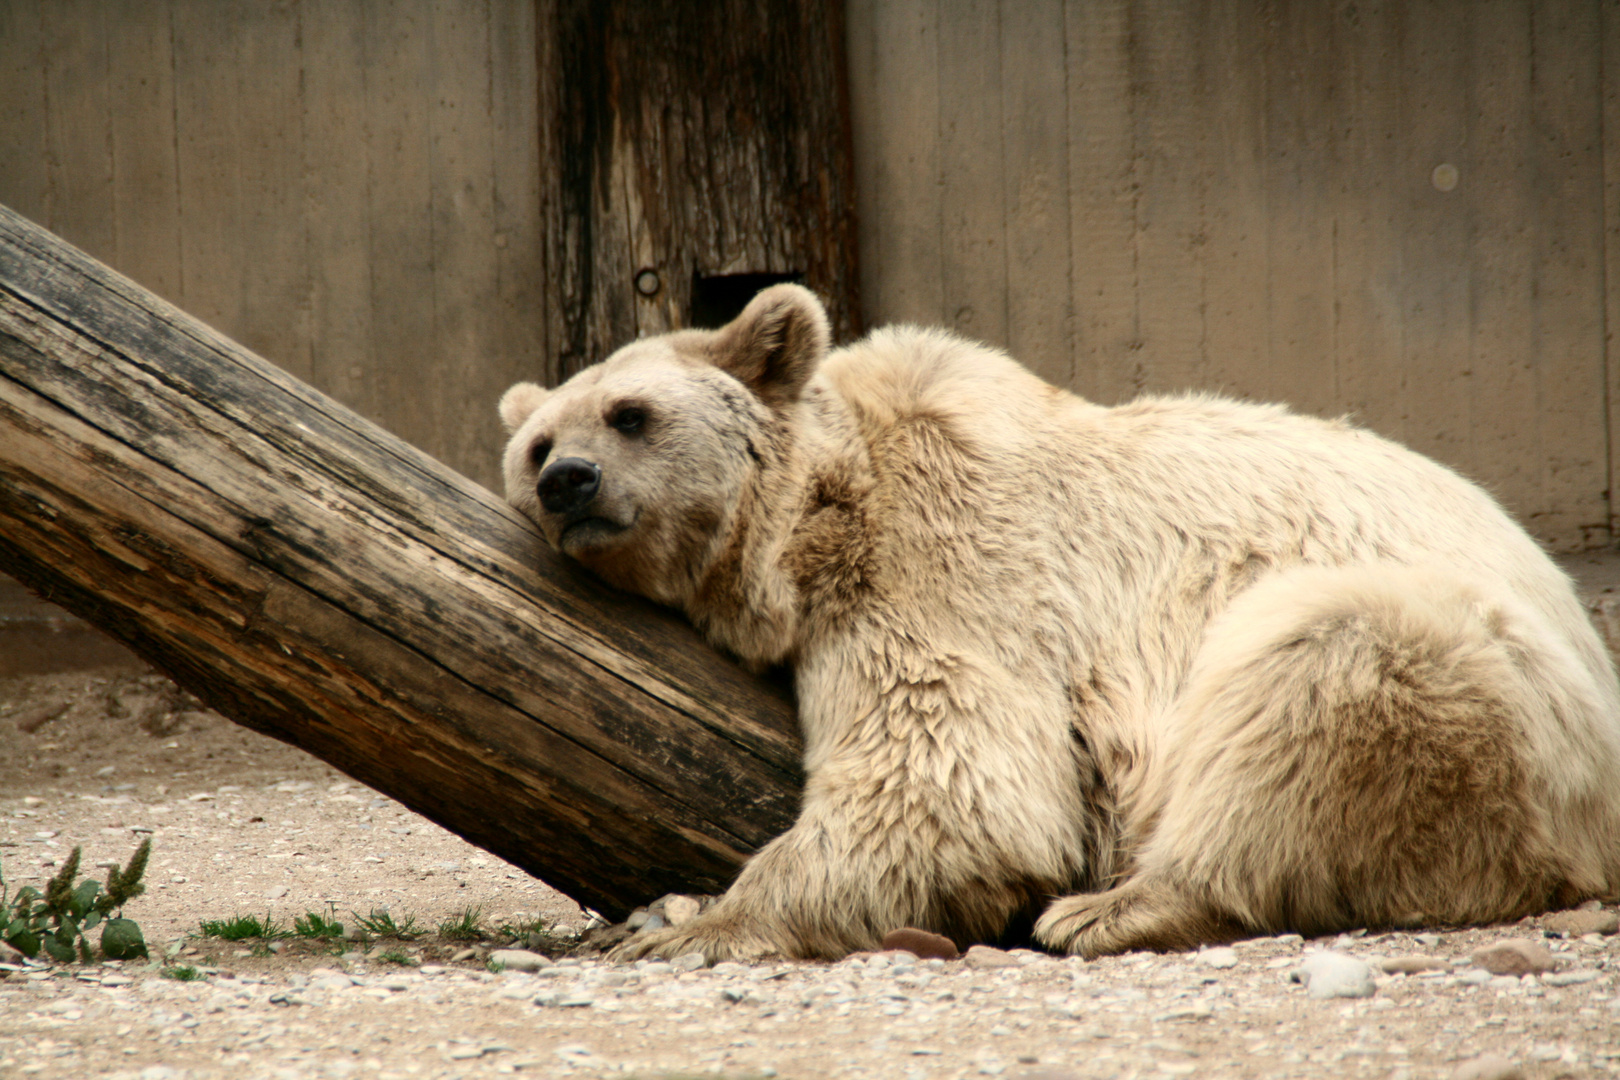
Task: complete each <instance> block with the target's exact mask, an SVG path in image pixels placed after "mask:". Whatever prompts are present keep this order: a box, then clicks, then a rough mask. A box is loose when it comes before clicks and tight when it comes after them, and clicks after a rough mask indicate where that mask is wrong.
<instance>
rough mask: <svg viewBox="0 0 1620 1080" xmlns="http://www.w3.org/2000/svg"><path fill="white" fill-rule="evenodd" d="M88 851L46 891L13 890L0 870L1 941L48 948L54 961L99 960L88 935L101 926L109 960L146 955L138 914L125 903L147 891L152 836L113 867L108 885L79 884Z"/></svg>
mask: <svg viewBox="0 0 1620 1080" xmlns="http://www.w3.org/2000/svg"><path fill="white" fill-rule="evenodd" d="M82 854H83V851H82V849H81V848H78V847H75V848H74V849H73V854H71V855H69V856H68V857H67V859H66V860H65V861H64V862H63V863H62V867H61V869H59V870H58V871H57V872H56V875H55V876H54V877H52V878H51V880H50V881H49V882H47V883H46V885H45V891H44V892H43V893H41V892H40V891H39V890H38V889H36V888H34V887H33V886H32V885H25V886H23V887H22V888H21V889H18V890H17V895H16V896H12V895H10V890H9V889H8V888H7V886H6V880H5V875H4V873H0V940H3V941H5V942H7V943H9V944H10V945H12V946H13V947H14V948H16V949H17V950H19V951H20V952H22V953H23V954H24V955H26V956H30V957H34V956H38V955H39V954H40V953H41V952H44V953H45V955H46V956H49V957H50V958H51V959H52V960H57V961H60V962H61V963H64V964H66V963H71V962H72V961H73V960H74V959H75V958H77V959H78V960H80V961H82V962H84V963H86V964H88V963H91V962H92V961H93V960H94V959H95V954H94V950H93V949H92V948H91V947H90V939H89V937H88V935H89V933H90V931H91V930H93V929H95V928H96V927H97V926H98V925H99V926H100V927H101V954H102V955H103V956H104V957H106V958H107V959H109V960H132V959H134V958H135V957H138V956H145V955H146V939H145V938H144V937H143V936H142V935H141V928H140V927H139V926H138V925H137V924H136V923H135V922H134V920H132V919H126V918H124V917H123V909H124V905H125V904H127V903H128V902H129V901H131V900H133V899H135V897H137V896H139V895H141V894H142V893H143V892H145V891H146V886H145V885H144V884H142V883H141V876H142V875H143V874H145V873H146V862H147V859H148V858H149V857H150V856H151V854H152V840H151V838H150V837H148V838H147V839H145V840H142V841H141V844H140V846H139V847H137V848H136V849H135V854H134V855H131V856H130V859H129V863H128V865H126V866H125V867H124V868H123V869H122V870H120V869H119V868H118V867H117V866H111V867H108V868H107V884H106V885H105V886H103V885H102V884H101V882H99V881H97V880H95V879H94V878H86V879H85V880H83V881H80V882H78V883H77V884H75V883H74V879H76V878H77V877H78V876H79V860H80V857H81V856H82Z"/></svg>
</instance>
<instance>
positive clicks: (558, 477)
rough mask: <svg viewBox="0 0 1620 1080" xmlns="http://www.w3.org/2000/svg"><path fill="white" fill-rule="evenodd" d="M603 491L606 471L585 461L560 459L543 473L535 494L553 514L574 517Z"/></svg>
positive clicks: (582, 459) (580, 459)
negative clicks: (572, 515)
mask: <svg viewBox="0 0 1620 1080" xmlns="http://www.w3.org/2000/svg"><path fill="white" fill-rule="evenodd" d="M601 487H602V470H601V469H600V468H598V467H597V466H596V464H595V463H594V462H590V461H586V460H585V459H584V458H577V457H569V458H560V459H558V460H557V461H553V462H552V463H551V464H550V465H547V466H546V467H545V469H544V470H543V471H542V472H541V473H540V480H539V482H538V483H537V484H536V485H535V490H536V491H537V492H538V493H539V495H540V505H541V506H543V507H545V508H546V512H547V513H550V514H572V513H574V512H575V511H577V510H580V509H582V508H583V507H584V506H585V505H586V504H587V503H589V502H590V501H591V500H592V499H594V498H596V493H597V491H598V490H600V489H601Z"/></svg>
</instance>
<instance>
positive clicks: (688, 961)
mask: <svg viewBox="0 0 1620 1080" xmlns="http://www.w3.org/2000/svg"><path fill="white" fill-rule="evenodd" d="M669 965H670V967H672V968H674V969H675V970H676V971H697V970H698V969H699V968H702V967H706V966H707V965H708V961H707V960H705V959H703V954H702V953H700V952H689V953H687V954H685V955H684V956H677V957H676V958H675V959H673V960H671V961H670V962H669Z"/></svg>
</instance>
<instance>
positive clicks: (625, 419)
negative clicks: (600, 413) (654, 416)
mask: <svg viewBox="0 0 1620 1080" xmlns="http://www.w3.org/2000/svg"><path fill="white" fill-rule="evenodd" d="M608 423H609V424H610V425H611V426H613V427H616V428H618V429H619V430H620V431H622V432H624V433H625V434H626V435H634V434H635V433H636V432H638V431H640V430H641V428H642V426H643V425H644V424H646V423H647V413H646V412H645V411H644V410H642V409H640V408H638V407H637V406H635V405H621V406H619V407H618V408H617V409H614V410H613V413H612V415H610V416H609V417H608Z"/></svg>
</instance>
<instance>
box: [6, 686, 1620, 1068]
mask: <svg viewBox="0 0 1620 1080" xmlns="http://www.w3.org/2000/svg"><path fill="white" fill-rule="evenodd" d="M145 836H150V837H151V838H152V840H153V843H154V851H153V857H152V863H151V869H150V870H149V872H148V875H147V880H148V882H149V885H150V888H149V892H148V894H147V895H146V896H143V897H141V898H139V899H137V900H135V901H134V902H133V903H131V904H130V906H129V908H128V910H127V911H126V914H127V915H128V916H130V917H131V918H134V919H135V920H137V921H138V922H139V923H140V924H141V926H142V927H143V929H144V931H145V934H146V937H147V940H148V942H149V943H150V945H151V948H152V952H153V955H154V956H159V955H161V956H163V957H167V958H168V959H167V961H166V966H168V967H171V968H191V969H195V970H196V972H197V973H198V975H199V976H200V977H199V978H198V979H197V980H195V981H179V980H175V979H172V978H167V977H164V975H163V974H162V966H164V965H158V966H156V967H154V965H152V964H148V963H143V962H136V961H132V962H128V963H124V964H121V965H120V964H96V965H92V966H90V967H80V966H78V965H70V966H61V967H33V966H29V965H23V964H14V963H13V964H0V1077H12V1076H29V1077H33V1076H38V1077H44V1078H55V1077H64V1078H65V1077H95V1076H116V1077H127V1078H130V1080H136V1078H140V1080H181V1078H187V1080H189V1078H200V1077H221V1078H224V1077H230V1078H232V1080H235V1078H238V1077H242V1078H253V1077H261V1076H262V1077H280V1078H288V1080H295V1078H303V1077H339V1078H342V1077H350V1076H355V1077H365V1078H370V1077H379V1078H383V1080H389V1078H405V1077H475V1076H485V1075H497V1074H508V1073H514V1072H516V1073H521V1074H524V1075H539V1076H603V1077H612V1076H642V1077H656V1076H677V1075H715V1074H719V1075H724V1076H729V1077H739V1078H740V1077H753V1076H782V1077H805V1078H812V1077H874V1078H876V1077H903V1078H908V1080H910V1078H917V1080H922V1078H934V1077H974V1076H1002V1075H1005V1076H1008V1077H1028V1078H1031V1080H1034V1078H1043V1080H1063V1078H1070V1077H1097V1078H1104V1077H1115V1078H1121V1080H1125V1078H1133V1077H1166V1076H1190V1075H1197V1076H1234V1077H1236V1076H1253V1077H1261V1076H1264V1077H1272V1076H1345V1075H1353V1076H1358V1077H1359V1076H1366V1077H1391V1078H1393V1080H1400V1078H1418V1077H1452V1076H1466V1075H1472V1076H1475V1077H1486V1076H1508V1075H1523V1076H1526V1077H1533V1078H1538V1080H1541V1078H1553V1077H1566V1076H1567V1077H1606V1076H1612V1075H1616V1074H1620V938H1617V937H1615V936H1610V935H1605V934H1601V933H1591V934H1587V935H1585V936H1582V935H1580V934H1573V935H1566V934H1559V933H1548V932H1546V930H1545V927H1546V925H1548V924H1547V923H1546V922H1545V920H1527V921H1526V922H1524V923H1522V924H1517V925H1514V926H1506V927H1489V928H1481V929H1471V930H1466V931H1459V932H1451V933H1439V934H1434V935H1418V934H1407V933H1401V934H1390V935H1378V934H1367V935H1362V936H1347V937H1344V938H1341V939H1336V940H1331V941H1329V940H1324V941H1316V942H1302V941H1299V940H1297V939H1292V938H1276V939H1267V940H1263V941H1259V942H1252V943H1242V944H1240V945H1238V946H1237V947H1236V948H1234V949H1233V950H1231V951H1230V953H1210V954H1182V955H1171V956H1156V955H1136V956H1127V957H1117V958H1110V959H1107V960H1102V961H1097V962H1090V963H1087V962H1082V961H1079V960H1074V959H1066V958H1065V959H1060V958H1053V957H1046V956H1043V955H1040V954H1036V953H1027V952H1026V953H1016V952H1015V953H1014V954H1011V955H1008V954H986V955H985V956H984V957H983V958H977V957H976V958H975V961H976V962H978V961H979V960H981V959H982V961H983V963H985V964H987V965H989V964H1000V965H1003V966H975V964H970V963H967V962H963V961H957V962H953V963H948V964H947V963H942V962H939V961H933V962H928V963H915V962H913V961H912V959H911V958H910V957H908V956H897V955H890V956H887V957H879V958H877V959H856V960H852V961H846V962H844V963H841V964H836V965H821V964H762V965H751V966H740V965H722V966H721V967H719V968H716V969H713V970H700V971H685V972H683V971H680V970H677V969H675V968H672V967H671V966H670V965H667V964H652V965H649V964H646V963H642V964H639V965H633V966H631V965H625V966H613V965H608V964H606V963H604V962H602V961H600V960H599V959H594V958H592V957H591V955H590V954H589V953H588V951H587V952H583V953H581V952H580V951H579V950H576V949H574V948H571V946H572V944H573V940H574V936H575V934H576V933H577V932H578V931H579V930H581V929H582V928H583V927H584V925H585V916H584V913H583V912H581V911H580V909H579V908H578V907H577V906H576V905H574V904H573V903H572V902H570V901H569V900H568V899H567V898H566V897H563V896H561V895H560V894H558V893H556V892H555V891H553V890H551V889H549V888H548V887H547V886H546V885H544V884H543V883H542V882H539V881H537V880H535V879H533V878H531V877H529V876H528V875H527V874H525V873H523V872H522V871H520V870H517V869H516V868H515V867H512V866H510V865H508V864H506V863H504V862H502V861H501V860H499V859H497V858H495V857H494V856H492V855H489V854H488V853H486V852H483V851H481V850H479V849H477V848H474V847H472V846H470V845H468V844H466V843H465V842H463V841H462V840H460V839H459V838H457V837H455V836H453V835H451V834H449V833H447V832H445V831H444V830H442V829H440V828H438V827H437V826H435V825H433V824H432V823H430V822H428V821H426V820H424V819H422V818H420V817H418V816H416V815H415V814H412V813H410V812H409V811H406V810H405V809H404V808H403V807H401V806H400V805H399V804H398V803H396V802H394V801H393V800H390V799H388V798H386V797H384V796H381V795H379V794H377V793H376V792H373V791H371V790H369V789H366V788H364V787H362V786H361V785H359V784H356V783H355V782H353V781H351V780H349V779H347V778H346V777H344V776H342V775H340V774H338V773H337V772H335V771H334V770H332V769H331V768H329V767H327V766H326V765H324V764H322V763H321V762H319V761H316V760H315V759H313V758H311V757H309V756H307V755H305V754H303V753H302V752H300V751H297V750H295V749H293V748H291V747H287V746H284V745H282V744H280V743H276V742H274V741H272V740H269V739H266V738H264V737H262V736H259V735H256V734H254V733H252V732H249V731H246V730H245V729H242V728H239V727H236V726H235V725H233V724H230V723H229V722H227V721H225V720H223V719H221V718H219V717H218V716H215V715H213V714H211V713H208V712H206V711H204V710H201V709H199V708H198V706H197V704H196V702H195V701H192V700H190V699H189V698H187V697H186V695H184V694H183V693H181V692H180V691H179V690H177V689H176V688H175V687H174V686H172V685H171V684H169V683H168V682H167V681H166V680H164V679H162V678H161V677H159V676H156V675H153V674H150V673H145V674H143V673H140V672H133V671H105V672H98V673H91V674H78V675H52V676H32V677H19V678H11V679H0V865H3V868H4V871H5V877H6V881H7V883H8V885H9V887H11V888H12V889H13V890H14V889H16V888H17V887H18V886H20V885H26V884H34V885H40V884H42V883H43V882H44V880H45V879H46V878H47V877H48V876H49V875H50V874H51V873H52V872H53V871H54V869H55V867H56V866H57V865H59V860H61V859H63V858H64V857H66V855H67V854H68V852H70V851H71V850H72V848H73V847H74V846H75V845H82V847H83V849H84V862H85V866H86V867H87V869H88V870H89V871H90V872H91V873H94V874H97V875H99V874H100V873H101V871H100V870H97V869H96V868H95V867H96V864H98V863H103V862H106V861H109V860H114V859H116V860H123V859H126V858H127V857H128V856H129V854H130V853H131V851H133V849H134V848H135V846H136V844H137V843H138V842H139V840H140V838H142V837H145ZM384 910H386V911H387V912H388V913H389V914H390V915H391V916H392V917H393V918H394V919H395V920H396V921H397V922H405V921H406V920H407V919H409V918H414V920H415V923H416V925H417V926H418V927H419V928H421V929H422V930H423V931H424V932H423V933H422V934H420V935H419V936H415V937H413V938H411V939H409V940H397V939H387V940H376V941H369V942H343V941H335V942H334V941H314V940H305V939H299V938H296V937H295V938H292V939H288V940H286V941H284V942H281V943H278V945H277V948H278V949H279V951H277V952H271V951H269V950H268V949H267V948H266V947H265V943H263V942H254V941H246V942H224V941H220V940H218V939H215V938H208V937H204V936H201V935H200V934H199V925H200V923H201V922H202V921H204V920H220V919H227V918H230V917H232V916H235V915H238V914H252V915H257V916H261V917H263V916H268V917H269V918H270V919H271V920H273V921H274V923H276V924H277V925H278V926H280V927H282V928H287V929H290V928H291V927H292V925H293V922H294V920H295V919H296V918H297V917H299V916H302V915H305V914H306V913H308V912H312V911H313V912H317V913H320V914H323V915H327V916H330V917H333V918H336V919H337V920H338V921H340V922H344V923H348V924H351V925H352V924H353V921H354V920H353V915H352V914H351V913H353V912H359V913H362V914H370V913H372V912H374V911H384ZM469 910H476V911H477V912H478V913H479V919H480V922H481V924H482V926H484V927H485V928H486V929H487V930H490V931H493V930H495V928H498V927H500V926H503V925H506V926H512V927H521V928H522V929H523V930H525V931H527V930H530V929H536V928H538V930H540V931H541V932H543V935H544V936H543V937H539V938H536V939H534V944H536V945H537V946H538V947H540V948H541V949H542V951H544V952H546V953H548V954H549V955H550V957H551V959H553V960H556V961H558V962H557V963H547V965H546V966H545V967H544V968H543V969H542V970H540V971H538V972H534V973H521V972H517V971H514V970H503V971H499V972H496V971H491V970H490V965H489V964H488V963H487V962H486V958H485V951H486V950H488V949H492V948H498V947H501V946H503V945H506V944H509V941H508V938H507V936H501V935H495V934H493V933H492V934H491V935H490V936H487V937H486V938H485V939H484V940H482V941H478V942H468V941H466V940H451V939H447V938H445V937H443V936H441V935H440V934H439V933H438V932H437V930H438V927H439V925H440V923H442V922H446V921H453V920H456V919H458V918H460V917H462V916H463V915H464V914H465V913H467V912H468V911H469ZM1606 910H1607V911H1608V912H1612V911H1613V910H1614V909H1613V908H1612V907H1610V908H1608V909H1606ZM1509 938H1528V939H1533V940H1534V941H1536V942H1538V943H1540V944H1543V945H1545V946H1546V947H1548V948H1550V949H1551V950H1552V953H1553V957H1554V969H1555V970H1554V971H1553V972H1551V973H1548V974H1544V975H1542V976H1541V977H1539V978H1538V977H1531V978H1528V979H1520V978H1512V977H1502V976H1499V977H1494V978H1493V977H1491V976H1490V975H1489V974H1488V973H1486V972H1484V971H1482V970H1481V969H1479V968H1478V967H1477V966H1475V965H1474V964H1473V963H1472V962H1471V961H1470V957H1471V956H1472V954H1473V953H1474V951H1475V950H1476V949H1478V948H1480V947H1481V946H1483V945H1485V944H1488V943H1491V942H1494V941H1499V940H1503V939H1509ZM518 944H520V945H521V944H525V942H523V941H520V942H518ZM469 948H476V949H477V950H479V951H477V952H475V953H474V954H473V955H471V956H466V955H464V954H465V952H466V950H468V949H469ZM1325 951H1336V952H1340V953H1343V954H1345V955H1347V956H1351V957H1355V958H1360V959H1361V960H1363V961H1369V962H1374V963H1376V962H1377V961H1379V960H1380V959H1384V958H1389V957H1399V956H1424V957H1429V958H1431V959H1433V960H1434V961H1435V964H1434V970H1431V971H1427V972H1422V973H1412V974H1385V973H1382V972H1379V973H1378V974H1377V975H1376V990H1375V992H1374V993H1373V994H1372V996H1370V997H1365V998H1355V999H1344V998H1336V999H1326V1000H1318V999H1314V998H1312V997H1311V996H1310V995H1309V993H1308V992H1307V990H1306V989H1305V988H1304V987H1302V986H1300V985H1298V984H1297V983H1293V982H1290V981H1289V974H1290V972H1292V971H1293V970H1295V969H1296V968H1297V967H1298V966H1299V965H1300V963H1301V961H1302V960H1304V959H1305V958H1308V957H1310V956H1311V955H1313V954H1315V953H1320V952H1325ZM385 954H386V955H385ZM571 954H575V955H571ZM458 955H459V956H461V957H462V958H461V959H453V958H454V957H457V956H458ZM1481 1055H1496V1056H1497V1059H1495V1060H1491V1059H1487V1060H1484V1061H1481V1060H1479V1059H1480V1058H1481ZM1492 1070H1495V1071H1492ZM1513 1070H1518V1071H1517V1072H1514V1071H1513Z"/></svg>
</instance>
